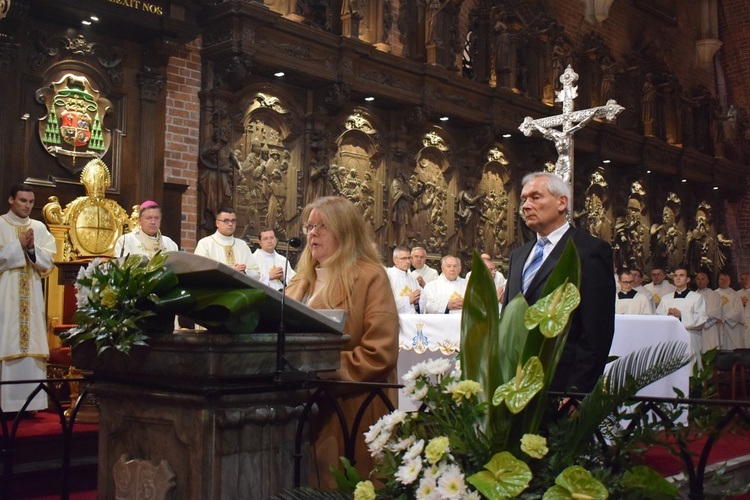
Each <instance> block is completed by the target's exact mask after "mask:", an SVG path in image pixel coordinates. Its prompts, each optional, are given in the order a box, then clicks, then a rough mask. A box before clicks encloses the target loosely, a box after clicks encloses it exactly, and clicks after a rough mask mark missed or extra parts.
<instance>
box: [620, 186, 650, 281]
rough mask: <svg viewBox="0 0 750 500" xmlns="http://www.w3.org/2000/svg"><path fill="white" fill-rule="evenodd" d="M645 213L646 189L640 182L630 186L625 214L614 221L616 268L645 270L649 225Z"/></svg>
mask: <svg viewBox="0 0 750 500" xmlns="http://www.w3.org/2000/svg"><path fill="white" fill-rule="evenodd" d="M645 213H646V191H645V190H644V189H643V185H642V184H641V182H639V181H636V182H634V183H633V185H632V186H631V192H630V196H629V198H628V204H627V208H626V215H625V216H624V217H618V218H617V220H616V222H615V239H614V245H613V249H614V258H615V264H616V265H617V267H618V269H640V270H645V269H646V266H647V264H648V263H647V261H646V258H647V256H648V255H649V246H650V241H649V227H648V225H647V224H646V223H645V222H644V220H643V218H644V216H645Z"/></svg>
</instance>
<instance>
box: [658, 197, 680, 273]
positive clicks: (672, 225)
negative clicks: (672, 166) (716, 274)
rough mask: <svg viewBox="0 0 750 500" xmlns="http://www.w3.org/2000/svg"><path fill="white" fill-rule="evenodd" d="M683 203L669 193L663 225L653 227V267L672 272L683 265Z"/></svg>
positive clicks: (663, 215) (663, 212)
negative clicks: (680, 224) (681, 217)
mask: <svg viewBox="0 0 750 500" xmlns="http://www.w3.org/2000/svg"><path fill="white" fill-rule="evenodd" d="M681 209H682V202H681V201H680V198H678V197H677V195H676V194H675V193H669V195H668V196H667V201H666V202H665V204H664V209H663V211H662V220H661V223H657V224H653V225H652V226H651V267H661V268H662V269H665V270H669V271H672V270H674V269H675V268H676V267H677V266H679V265H681V264H682V258H683V255H684V248H683V245H684V241H685V235H684V233H683V231H682V229H680V226H679V224H678V223H679V222H680V216H681Z"/></svg>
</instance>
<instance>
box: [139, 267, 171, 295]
mask: <svg viewBox="0 0 750 500" xmlns="http://www.w3.org/2000/svg"><path fill="white" fill-rule="evenodd" d="M177 283H179V278H177V275H176V274H175V273H174V271H170V270H168V269H166V268H161V269H157V270H156V271H154V272H152V273H150V274H149V277H148V279H147V280H146V282H145V283H143V288H142V291H143V294H144V295H148V294H149V293H155V294H157V295H159V294H162V293H164V292H167V291H169V290H170V289H172V288H174V287H176V286H177Z"/></svg>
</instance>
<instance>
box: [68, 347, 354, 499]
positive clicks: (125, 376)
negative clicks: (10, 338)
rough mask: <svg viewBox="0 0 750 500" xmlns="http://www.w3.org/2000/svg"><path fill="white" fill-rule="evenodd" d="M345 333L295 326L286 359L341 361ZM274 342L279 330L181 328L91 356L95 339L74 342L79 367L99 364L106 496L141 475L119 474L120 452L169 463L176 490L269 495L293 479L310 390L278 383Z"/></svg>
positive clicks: (207, 495) (318, 364) (304, 363)
mask: <svg viewBox="0 0 750 500" xmlns="http://www.w3.org/2000/svg"><path fill="white" fill-rule="evenodd" d="M346 339H347V337H346V336H342V335H336V334H288V336H287V347H286V358H287V359H288V360H289V361H290V363H291V364H292V366H294V367H296V368H298V369H299V370H301V371H303V372H315V371H321V370H330V369H335V368H336V367H338V364H339V351H340V348H341V345H342V344H343V342H345V340H346ZM275 342H276V335H273V334H247V335H218V334H212V333H195V332H189V333H183V332H177V333H175V334H173V335H161V336H155V337H152V339H151V340H149V347H146V348H139V349H138V350H133V352H131V354H130V356H124V355H121V354H119V353H115V352H107V353H105V354H106V355H105V356H103V357H99V358H93V346H87V345H85V344H84V345H82V346H80V347H79V348H76V349H74V350H73V358H74V359H73V360H74V363H75V365H76V366H82V367H86V368H90V369H92V370H93V372H94V376H93V378H94V381H93V384H92V386H91V389H92V390H93V391H94V394H95V395H96V397H97V399H98V401H99V408H100V411H101V418H100V424H99V425H100V427H99V429H100V430H99V477H98V481H99V486H98V496H99V498H115V497H116V490H118V491H138V488H137V486H138V485H137V484H134V483H133V481H136V482H138V481H142V480H144V479H143V476H142V475H140V476H141V477H136V476H135V475H131V474H125V475H123V474H119V476H118V477H116V476H115V473H114V471H115V469H116V468H118V462H119V463H120V464H122V460H121V459H122V458H123V457H124V460H142V461H143V462H144V464H145V463H146V462H147V463H148V464H151V466H156V465H157V464H162V461H164V462H166V466H168V467H166V466H165V468H166V469H167V470H169V469H171V471H173V472H174V483H175V485H174V488H173V489H172V491H171V492H170V495H171V498H180V499H196V500H198V499H220V498H232V499H242V498H247V499H256V498H257V499H267V498H269V497H270V496H272V495H274V494H276V493H279V492H280V491H282V490H283V489H284V488H289V487H292V485H293V471H294V456H293V455H294V439H295V432H296V429H297V423H298V418H299V415H300V413H301V411H302V408H303V406H304V404H305V402H306V401H307V397H308V394H307V391H306V390H304V389H303V388H302V383H301V382H284V383H282V382H279V383H277V382H274V373H273V372H274V369H275ZM87 350H88V351H89V352H85V351H87ZM87 358H88V359H87ZM306 450H307V444H305V446H304V447H303V456H306ZM304 462H305V460H304V459H303V470H307V466H306V464H305V463H304ZM120 467H121V465H120ZM123 482H125V483H126V484H124V483H123ZM303 484H306V480H305V479H304V478H303ZM146 486H148V485H146V484H145V483H144V487H146ZM134 488H135V489H134Z"/></svg>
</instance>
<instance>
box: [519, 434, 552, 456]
mask: <svg viewBox="0 0 750 500" xmlns="http://www.w3.org/2000/svg"><path fill="white" fill-rule="evenodd" d="M521 451H523V452H524V453H526V454H527V455H528V456H530V457H531V458H543V457H544V455H546V454H547V452H549V448H547V439H545V438H544V437H542V436H537V435H536V434H524V435H523V437H522V438H521Z"/></svg>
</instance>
